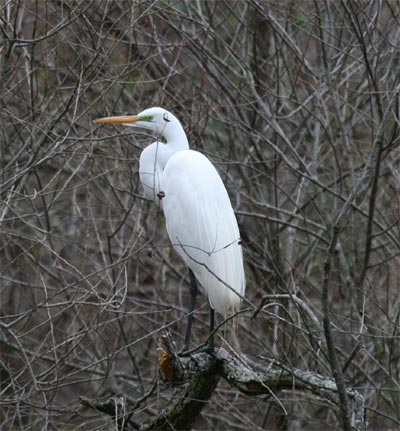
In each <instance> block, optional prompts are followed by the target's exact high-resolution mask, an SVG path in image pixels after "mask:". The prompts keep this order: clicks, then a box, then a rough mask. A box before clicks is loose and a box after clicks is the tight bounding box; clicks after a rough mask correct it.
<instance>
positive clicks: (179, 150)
mask: <svg viewBox="0 0 400 431" xmlns="http://www.w3.org/2000/svg"><path fill="white" fill-rule="evenodd" d="M96 122H97V123H121V124H123V125H126V126H134V127H141V128H143V129H148V130H151V131H153V132H155V133H156V134H157V141H156V142H154V143H153V144H151V145H149V146H148V147H147V148H145V149H144V150H143V152H142V154H141V156H140V167H139V174H140V180H141V183H142V185H143V189H144V192H145V195H146V196H147V197H148V198H149V199H151V200H153V201H154V202H155V203H156V204H157V205H159V206H160V207H161V208H162V209H163V211H164V216H165V219H166V226H167V231H168V235H169V238H170V240H171V242H172V244H173V246H174V248H175V250H176V251H177V252H178V254H179V255H180V256H181V258H182V259H183V261H184V262H185V264H186V265H187V266H188V267H189V273H190V278H191V290H190V293H191V303H190V307H189V314H188V326H187V330H186V336H185V346H184V350H186V349H187V348H188V345H189V338H190V332H191V324H192V316H193V310H194V306H195V299H196V293H197V287H196V280H195V279H197V280H198V281H199V282H200V285H201V286H202V287H203V288H204V290H205V292H206V293H207V296H208V300H209V303H210V306H211V321H210V327H211V331H213V325H214V312H213V310H214V309H215V310H217V312H218V313H220V314H221V315H222V316H223V317H224V318H227V317H228V316H229V315H230V314H231V313H236V312H237V311H238V310H239V309H240V305H241V302H242V298H243V296H244V292H245V286H246V282H245V275H244V269H243V255H242V247H241V242H240V234H239V228H238V224H237V221H236V217H235V214H234V212H233V208H232V205H231V202H230V199H229V196H228V193H227V191H226V188H225V186H224V184H223V182H222V180H221V177H220V176H219V174H218V172H217V170H216V169H215V167H214V166H213V164H212V163H211V162H210V161H209V160H208V159H207V158H206V157H205V156H204V155H203V154H201V153H199V152H197V151H193V150H190V149H189V143H188V140H187V137H186V134H185V131H184V130H183V127H182V125H181V123H180V122H179V120H178V119H177V118H176V117H175V116H174V115H173V114H171V113H170V112H168V111H166V110H165V109H163V108H149V109H146V110H144V111H143V112H141V113H140V114H138V115H134V116H133V115H130V116H118V117H108V118H101V119H99V120H96ZM161 137H162V138H164V140H165V141H166V143H164V142H162V140H160V138H161ZM210 340H211V341H210V346H211V347H212V346H213V344H212V337H210Z"/></svg>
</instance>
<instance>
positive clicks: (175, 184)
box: [161, 150, 245, 317]
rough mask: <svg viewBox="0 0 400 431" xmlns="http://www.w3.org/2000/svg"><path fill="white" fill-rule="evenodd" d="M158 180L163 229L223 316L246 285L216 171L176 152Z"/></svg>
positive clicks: (230, 213)
mask: <svg viewBox="0 0 400 431" xmlns="http://www.w3.org/2000/svg"><path fill="white" fill-rule="evenodd" d="M161 184H162V185H161V188H162V189H163V190H164V192H165V197H164V199H163V208H164V215H165V219H166V223H167V231H168V234H169V237H170V240H171V242H172V244H173V246H174V247H175V250H176V251H177V252H178V253H179V255H180V256H181V257H182V259H183V260H184V262H185V263H186V265H187V266H188V267H189V268H191V269H192V271H193V273H194V275H195V276H196V278H197V280H198V281H199V282H200V284H201V286H202V287H203V288H204V289H205V291H206V292H207V295H208V298H209V301H210V304H211V306H212V307H213V308H214V309H215V310H217V311H218V312H219V313H220V314H222V315H223V316H224V317H227V315H228V314H230V313H233V312H235V311H238V310H239V308H240V304H241V296H243V295H244V290H245V278H244V271H243V258H242V248H241V246H240V244H239V240H240V234H239V228H238V225H237V222H236V218H235V214H234V212H233V209H232V205H231V202H230V200H229V197H228V193H227V192H226V189H225V186H224V184H223V183H222V180H221V178H220V176H219V174H218V172H217V171H216V169H215V168H214V166H213V165H212V164H211V162H210V161H209V160H208V159H207V158H206V157H204V156H203V155H202V154H200V153H198V152H197V151H191V150H186V151H180V152H178V153H176V154H174V155H173V156H172V157H171V158H170V159H169V161H168V162H167V164H166V166H165V169H164V174H163V176H162V182H161ZM224 283H225V284H224ZM228 286H230V287H231V289H229V287H228ZM235 292H237V293H239V294H240V296H238V295H237V294H236V293H235Z"/></svg>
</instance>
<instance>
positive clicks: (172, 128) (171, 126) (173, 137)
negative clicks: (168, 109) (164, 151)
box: [162, 117, 189, 152]
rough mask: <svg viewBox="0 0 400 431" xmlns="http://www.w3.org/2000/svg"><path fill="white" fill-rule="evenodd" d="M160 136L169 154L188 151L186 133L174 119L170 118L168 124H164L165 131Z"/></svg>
mask: <svg viewBox="0 0 400 431" xmlns="http://www.w3.org/2000/svg"><path fill="white" fill-rule="evenodd" d="M162 136H164V138H165V139H166V141H167V146H168V147H169V148H170V150H171V152H176V151H182V150H188V149H189V142H188V140H187V137H186V133H185V131H184V130H183V127H182V126H181V123H180V122H179V121H178V120H177V119H176V118H175V117H172V118H171V120H170V122H169V123H167V124H166V127H165V129H164V130H163V131H162Z"/></svg>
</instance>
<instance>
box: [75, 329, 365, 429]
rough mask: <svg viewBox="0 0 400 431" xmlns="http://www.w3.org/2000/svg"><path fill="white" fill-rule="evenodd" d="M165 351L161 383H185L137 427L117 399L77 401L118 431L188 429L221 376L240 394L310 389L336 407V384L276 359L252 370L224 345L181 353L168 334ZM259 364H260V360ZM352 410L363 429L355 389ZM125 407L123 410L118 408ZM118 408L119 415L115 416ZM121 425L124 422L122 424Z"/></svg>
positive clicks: (350, 396) (349, 391)
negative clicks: (103, 415)
mask: <svg viewBox="0 0 400 431" xmlns="http://www.w3.org/2000/svg"><path fill="white" fill-rule="evenodd" d="M163 342H164V345H165V347H166V350H163V353H162V355H161V357H160V359H159V363H160V371H161V376H162V378H163V380H164V381H166V382H170V383H175V384H182V383H185V385H184V387H183V389H182V391H181V393H180V394H178V395H176V396H175V397H174V398H173V399H172V400H171V402H170V403H169V404H168V405H167V406H166V407H165V408H164V409H162V410H161V411H160V413H159V414H158V415H156V416H154V417H151V418H149V419H147V420H145V421H144V422H143V423H142V424H140V425H138V424H135V423H134V422H132V421H131V417H132V416H133V415H134V411H129V408H125V403H124V402H123V401H121V398H118V400H117V401H118V402H116V399H115V397H114V398H111V399H109V400H105V401H97V400H89V399H87V398H83V397H81V398H80V401H81V404H83V405H85V406H87V407H91V408H94V409H96V410H99V411H101V412H103V413H106V414H108V415H111V416H113V418H114V419H116V421H117V423H118V424H120V427H119V429H120V430H129V429H140V430H143V431H144V430H146V431H147V430H190V429H191V427H192V425H193V423H194V422H195V420H196V418H197V417H198V416H199V414H200V413H201V411H202V409H203V408H204V407H205V406H206V402H207V401H208V400H209V399H210V398H211V396H212V394H213V392H214V390H215V389H216V387H217V385H218V382H219V379H220V378H221V377H222V378H223V379H225V380H226V381H227V382H228V383H229V384H231V385H232V386H234V387H235V388H237V389H238V390H239V391H240V392H242V393H243V394H246V395H249V396H258V395H270V394H271V393H276V392H279V391H298V392H310V393H312V394H314V395H315V396H317V397H320V398H322V399H324V400H327V401H328V402H329V403H331V404H333V405H335V406H338V405H339V396H338V389H337V386H336V383H335V381H334V380H333V379H331V378H329V377H324V376H322V375H320V374H317V373H314V372H312V371H305V370H300V369H289V368H288V367H286V366H284V365H282V364H279V363H277V362H276V361H273V360H270V359H267V358H262V359H263V361H267V362H268V366H266V367H265V365H264V366H263V367H264V368H265V370H264V371H262V372H256V371H253V370H252V369H251V368H250V367H249V366H248V365H247V364H246V363H245V361H243V360H241V359H240V358H238V357H234V356H233V355H232V354H230V353H229V352H228V351H227V350H225V349H224V348H220V349H215V351H214V352H212V353H209V352H197V353H193V354H191V355H189V356H179V355H178V354H177V353H176V351H175V349H174V346H173V343H172V342H171V339H170V338H168V337H164V338H163ZM260 366H261V364H260ZM346 393H347V397H348V399H349V405H350V412H351V426H352V429H353V430H355V431H365V429H366V428H365V421H364V397H363V396H362V395H360V393H359V392H357V391H356V390H354V389H347V392H346ZM121 405H124V408H123V409H121V408H118V407H120V406H121ZM118 412H119V416H116V414H117V413H118ZM121 424H122V426H121Z"/></svg>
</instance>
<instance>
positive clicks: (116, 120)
mask: <svg viewBox="0 0 400 431" xmlns="http://www.w3.org/2000/svg"><path fill="white" fill-rule="evenodd" d="M139 120H140V117H137V116H136V115H125V116H124V115H122V116H120V117H105V118H99V119H98V120H95V122H96V123H102V124H121V123H125V124H132V123H136V121H139Z"/></svg>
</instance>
